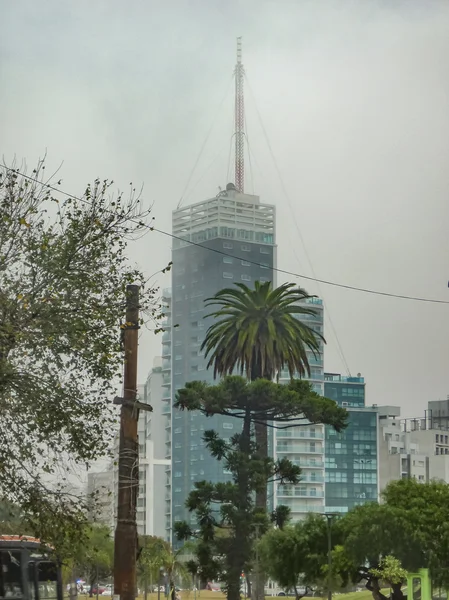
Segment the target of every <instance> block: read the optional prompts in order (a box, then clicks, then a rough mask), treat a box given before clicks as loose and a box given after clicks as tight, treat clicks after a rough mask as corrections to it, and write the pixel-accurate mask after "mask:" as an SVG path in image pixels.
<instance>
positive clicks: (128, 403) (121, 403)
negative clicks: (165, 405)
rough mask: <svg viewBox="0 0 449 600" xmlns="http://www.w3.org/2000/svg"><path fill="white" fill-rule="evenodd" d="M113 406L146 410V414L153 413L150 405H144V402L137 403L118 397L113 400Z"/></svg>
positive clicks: (136, 401) (137, 401)
mask: <svg viewBox="0 0 449 600" xmlns="http://www.w3.org/2000/svg"><path fill="white" fill-rule="evenodd" d="M114 404H117V405H119V406H129V407H130V408H137V409H138V410H146V411H148V412H153V407H152V406H151V404H145V402H139V400H131V399H130V398H120V396H116V397H115V398H114Z"/></svg>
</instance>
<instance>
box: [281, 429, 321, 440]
mask: <svg viewBox="0 0 449 600" xmlns="http://www.w3.org/2000/svg"><path fill="white" fill-rule="evenodd" d="M276 437H277V438H278V439H279V438H289V439H311V440H322V439H323V438H324V435H323V434H322V433H321V432H319V431H308V430H307V429H304V430H302V431H293V429H283V430H282V429H279V430H278V431H277V433H276Z"/></svg>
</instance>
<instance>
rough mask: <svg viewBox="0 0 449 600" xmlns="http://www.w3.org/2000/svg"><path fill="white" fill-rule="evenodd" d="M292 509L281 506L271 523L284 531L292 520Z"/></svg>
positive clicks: (275, 512)
mask: <svg viewBox="0 0 449 600" xmlns="http://www.w3.org/2000/svg"><path fill="white" fill-rule="evenodd" d="M290 513H291V509H290V507H289V506H285V505H284V504H279V505H278V506H277V507H276V508H275V509H274V510H273V512H272V514H271V522H272V523H273V524H274V526H275V527H277V528H278V529H284V527H285V526H286V525H287V523H288V522H289V520H290Z"/></svg>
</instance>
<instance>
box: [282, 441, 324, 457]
mask: <svg viewBox="0 0 449 600" xmlns="http://www.w3.org/2000/svg"><path fill="white" fill-rule="evenodd" d="M276 453H277V454H324V448H323V447H321V446H320V447H318V448H314V447H313V446H310V445H309V444H285V443H281V442H278V444H277V446H276Z"/></svg>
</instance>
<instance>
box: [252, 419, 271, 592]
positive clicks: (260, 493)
mask: <svg viewBox="0 0 449 600" xmlns="http://www.w3.org/2000/svg"><path fill="white" fill-rule="evenodd" d="M255 432H256V444H257V447H258V452H257V454H258V456H259V458H260V460H266V459H267V458H268V429H267V424H266V421H262V422H260V423H256V424H255ZM267 496H268V494H267V482H266V481H265V482H264V484H263V486H262V487H261V489H259V490H257V491H256V507H257V508H258V509H259V510H260V511H261V512H266V511H267V500H268V497H267ZM265 579H266V578H265V573H264V572H263V570H262V569H261V568H260V564H259V561H256V564H255V565H254V582H253V583H254V585H253V587H254V596H251V597H252V598H253V600H264V599H265Z"/></svg>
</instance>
